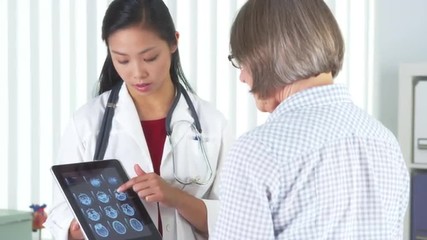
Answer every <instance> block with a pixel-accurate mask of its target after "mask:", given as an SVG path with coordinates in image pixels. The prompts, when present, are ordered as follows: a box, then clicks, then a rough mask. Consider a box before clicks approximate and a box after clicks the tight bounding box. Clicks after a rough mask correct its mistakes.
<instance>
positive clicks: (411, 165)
mask: <svg viewBox="0 0 427 240" xmlns="http://www.w3.org/2000/svg"><path fill="white" fill-rule="evenodd" d="M424 81H427V62H426V63H407V64H401V65H400V68H399V97H398V99H399V101H398V104H399V105H398V130H397V138H398V140H399V144H400V146H401V148H402V153H403V157H404V158H405V160H406V164H407V166H408V169H409V171H410V174H411V179H412V176H413V175H415V174H417V173H419V172H425V173H427V161H425V162H426V163H420V162H423V161H424V159H420V156H422V154H421V155H420V153H419V151H420V146H421V147H422V146H423V136H419V134H422V130H420V126H421V125H419V124H425V125H426V126H425V127H426V128H425V129H427V122H424V123H423V122H419V120H416V118H418V116H423V114H427V109H425V111H426V112H425V113H424V112H423V113H420V112H419V111H420V110H421V111H422V110H423V108H422V107H421V108H420V107H419V106H420V105H419V103H420V101H419V100H418V104H417V107H416V106H415V105H416V103H417V99H418V97H420V96H427V92H425V93H423V94H422V93H421V94H420V89H421V88H418V89H416V86H417V84H418V83H420V82H424ZM418 86H419V85H418ZM421 103H422V104H425V103H424V102H421ZM415 109H417V112H415ZM420 114H421V115H420ZM415 123H417V124H415ZM415 125H417V126H415ZM422 127H424V126H422ZM419 140H420V141H421V142H419ZM426 151H427V150H426ZM414 153H415V154H414ZM414 156H417V159H414ZM412 187H413V186H412V182H411V196H410V200H409V206H408V211H407V212H406V216H405V225H404V231H405V232H404V240H410V239H411V226H412V225H411V211H412V210H415V209H413V206H412V205H411V203H412V202H413V191H412ZM426 189H427V186H426ZM426 204H427V202H426ZM426 222H427V219H426ZM411 240H412V239H411Z"/></svg>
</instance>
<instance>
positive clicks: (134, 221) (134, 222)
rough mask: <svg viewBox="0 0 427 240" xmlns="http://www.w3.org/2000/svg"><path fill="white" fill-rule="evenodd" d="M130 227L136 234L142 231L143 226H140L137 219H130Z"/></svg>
mask: <svg viewBox="0 0 427 240" xmlns="http://www.w3.org/2000/svg"><path fill="white" fill-rule="evenodd" d="M129 223H130V226H131V227H132V228H133V229H134V230H135V231H138V232H141V231H142V230H144V226H143V225H142V223H141V222H140V221H138V219H136V218H131V219H130V220H129Z"/></svg>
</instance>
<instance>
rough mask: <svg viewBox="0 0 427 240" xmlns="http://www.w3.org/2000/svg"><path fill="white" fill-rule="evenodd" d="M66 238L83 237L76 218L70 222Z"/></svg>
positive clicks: (74, 239)
mask: <svg viewBox="0 0 427 240" xmlns="http://www.w3.org/2000/svg"><path fill="white" fill-rule="evenodd" d="M68 239H69V240H80V239H84V236H83V232H82V230H81V229H80V224H79V223H78V222H77V220H76V219H73V221H71V224H70V229H69V231H68Z"/></svg>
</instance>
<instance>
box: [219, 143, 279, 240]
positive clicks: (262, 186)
mask: <svg viewBox="0 0 427 240" xmlns="http://www.w3.org/2000/svg"><path fill="white" fill-rule="evenodd" d="M278 178H279V176H278V172H277V164H276V163H275V158H274V156H273V154H272V151H270V150H269V148H268V147H267V146H265V145H264V144H262V143H261V142H260V141H257V140H256V138H254V137H249V136H247V135H246V136H243V137H241V138H240V139H239V140H238V141H237V142H236V143H235V145H234V146H233V148H232V149H231V151H230V154H229V156H228V158H227V159H226V162H225V164H224V168H223V175H222V178H221V183H220V187H221V188H220V202H221V208H220V212H219V216H218V220H217V225H216V228H215V232H214V234H213V236H212V239H215V240H228V239H246V240H250V239H265V240H268V239H274V227H273V218H272V214H273V213H272V211H271V209H272V206H271V196H272V194H274V193H273V191H274V190H273V188H274V183H275V182H276V183H277V181H278Z"/></svg>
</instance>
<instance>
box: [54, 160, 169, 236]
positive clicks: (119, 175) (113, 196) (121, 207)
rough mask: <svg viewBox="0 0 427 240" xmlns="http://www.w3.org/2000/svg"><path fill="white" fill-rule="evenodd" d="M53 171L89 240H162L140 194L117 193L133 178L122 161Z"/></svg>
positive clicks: (61, 167)
mask: <svg viewBox="0 0 427 240" xmlns="http://www.w3.org/2000/svg"><path fill="white" fill-rule="evenodd" d="M51 171H52V174H53V175H54V177H55V179H56V181H57V183H58V185H59V186H60V188H61V190H62V192H63V194H64V196H65V198H66V199H67V202H68V205H69V206H70V208H71V209H72V211H73V213H74V216H75V218H76V219H77V221H78V222H79V223H80V226H81V229H82V231H83V234H84V235H85V236H86V239H89V240H105V239H115V240H136V239H141V240H142V239H147V240H160V239H161V236H160V233H159V232H158V230H157V228H156V226H155V225H154V223H153V221H152V220H151V218H150V216H149V215H148V212H147V210H146V209H145V207H144V205H143V204H142V202H141V200H140V199H139V197H138V195H137V194H136V193H135V192H134V191H133V190H131V189H129V190H127V191H126V192H123V193H120V192H117V191H116V189H117V188H118V187H119V186H120V185H121V184H123V183H125V182H126V181H128V179H129V177H128V176H127V174H126V172H125V170H124V169H123V167H122V165H121V163H120V162H119V161H118V160H115V159H112V160H102V161H91V162H81V163H72V164H63V165H54V166H52V168H51Z"/></svg>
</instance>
